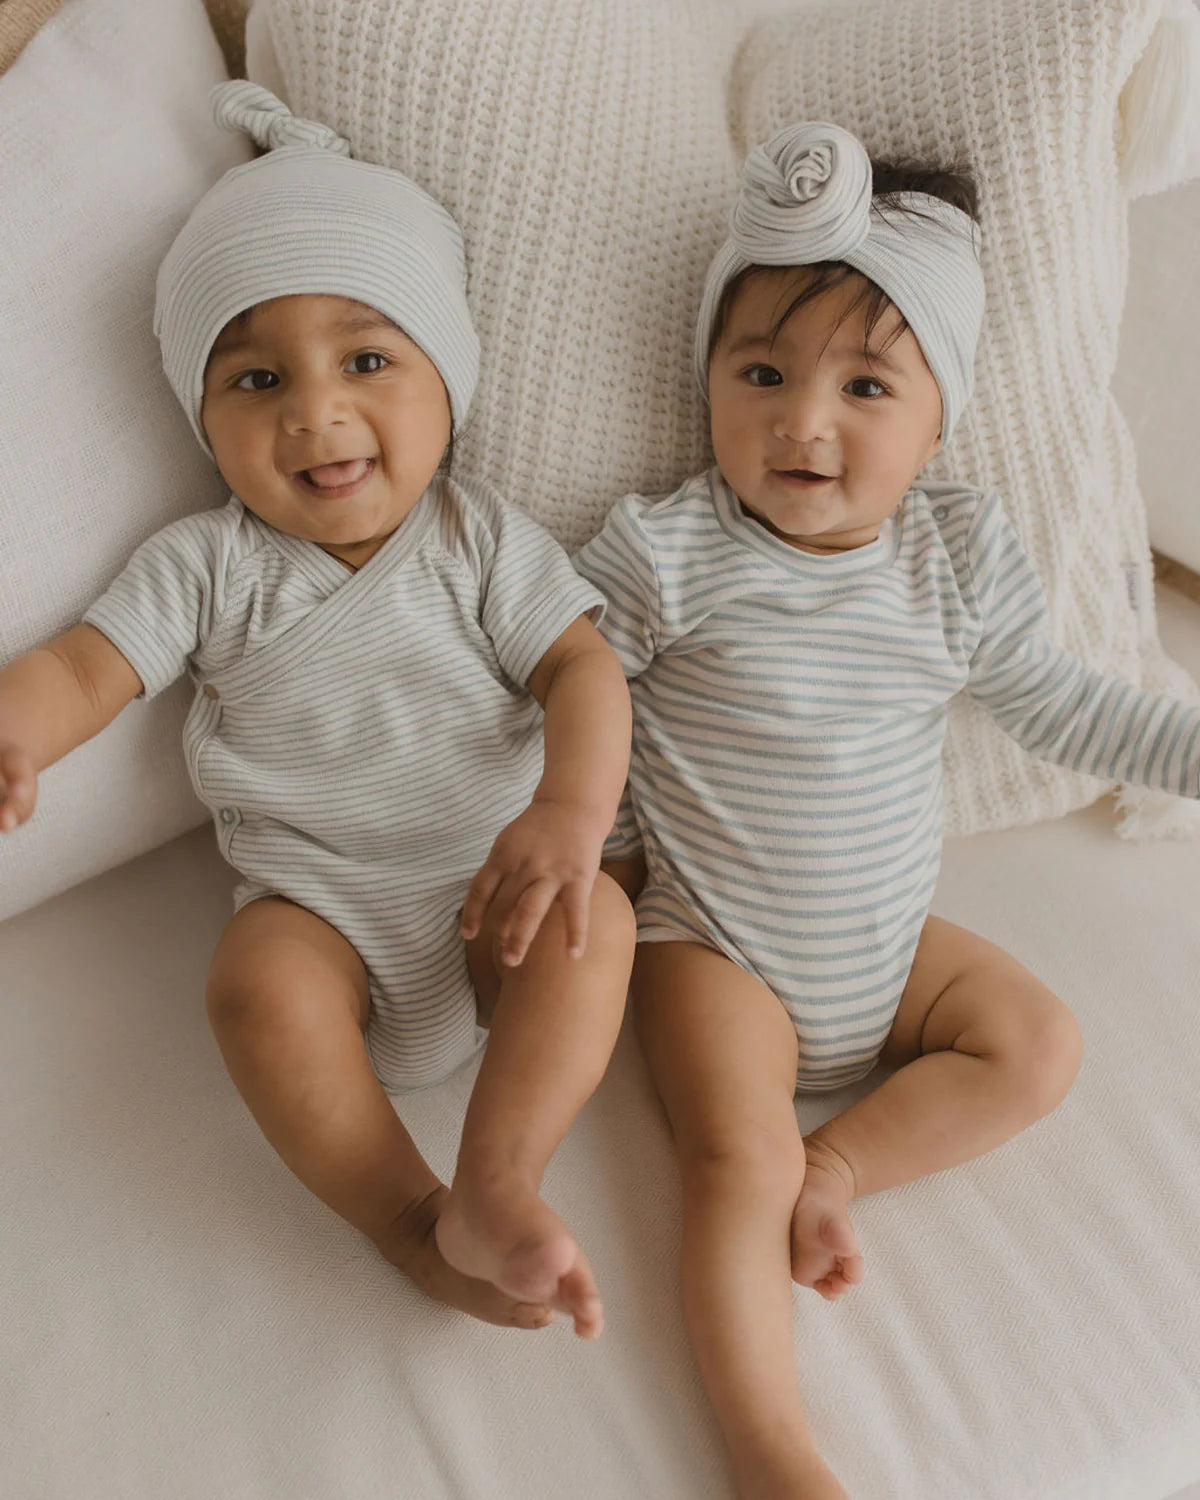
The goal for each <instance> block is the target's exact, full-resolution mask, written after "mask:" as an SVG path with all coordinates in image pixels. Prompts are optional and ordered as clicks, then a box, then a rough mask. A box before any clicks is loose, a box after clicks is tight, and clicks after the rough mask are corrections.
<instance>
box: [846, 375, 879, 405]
mask: <svg viewBox="0 0 1200 1500" xmlns="http://www.w3.org/2000/svg"><path fill="white" fill-rule="evenodd" d="M864 387H869V388H870V389H864ZM846 389H847V390H848V391H849V392H850V394H851V395H852V396H862V397H863V398H864V399H866V400H874V399H875V398H876V397H877V396H886V395H887V387H886V386H885V385H882V384H881V383H880V382H879V381H878V380H874V379H872V377H871V376H870V375H857V376H855V378H854V379H853V380H851V381H849V382H848V384H847V386H846Z"/></svg>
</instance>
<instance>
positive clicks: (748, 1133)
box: [633, 942, 846, 1500]
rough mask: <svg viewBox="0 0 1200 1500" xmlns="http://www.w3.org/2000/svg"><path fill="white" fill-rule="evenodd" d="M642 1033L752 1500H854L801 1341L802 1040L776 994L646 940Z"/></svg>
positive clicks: (698, 1294)
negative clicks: (821, 1421) (829, 1458)
mask: <svg viewBox="0 0 1200 1500" xmlns="http://www.w3.org/2000/svg"><path fill="white" fill-rule="evenodd" d="M633 993H634V1003H635V1017H636V1021H637V1030H638V1037H639V1040H640V1042H641V1045H642V1050H643V1052H644V1054H645V1056H646V1059H647V1062H648V1063H649V1066H650V1071H651V1073H652V1075H653V1077H654V1082H655V1084H656V1086H657V1088H658V1092H659V1094H660V1096H661V1097H662V1100H663V1103H664V1104H665V1106H666V1110H667V1115H668V1118H669V1120H670V1123H671V1130H672V1133H673V1135H674V1137H675V1145H676V1149H677V1151H678V1154H679V1165H680V1175H681V1178H682V1185H683V1296H684V1312H685V1315H686V1318H687V1323H688V1331H689V1333H690V1335H691V1341H692V1347H693V1349H694V1350H695V1354H696V1361H697V1364H698V1365H699V1368H700V1375H701V1379H702V1380H703V1383H704V1387H705V1390H706V1391H707V1393H708V1397H709V1400H710V1401H711V1402H712V1405H713V1409H714V1411H715V1413H716V1416H717V1420H718V1422H719V1423H720V1426H721V1430H722V1432H723V1434H724V1436H725V1441H726V1444H727V1446H728V1448H729V1452H730V1456H731V1459H732V1465H733V1473H734V1480H735V1483H736V1486H737V1492H738V1495H739V1496H740V1497H742V1500H785V1497H786V1500H846V1491H845V1490H844V1489H843V1487H842V1486H841V1485H840V1484H839V1483H838V1481H837V1479H836V1478H835V1477H834V1475H833V1474H832V1472H831V1471H830V1469H829V1468H828V1466H827V1465H826V1464H825V1463H824V1461H823V1460H822V1459H821V1457H820V1456H819V1454H818V1453H817V1451H816V1448H815V1446H814V1444H813V1440H812V1436H811V1434H810V1432H809V1429H808V1425H807V1422H806V1421H805V1417H804V1411H803V1408H802V1406H801V1401H800V1390H799V1384H798V1381H797V1374H796V1358H795V1344H794V1338H793V1331H792V1277H791V1263H790V1241H789V1230H790V1225H791V1219H792V1213H793V1210H794V1208H795V1205H796V1200H797V1196H798V1194H799V1193H800V1191H801V1184H802V1183H803V1181H804V1172H805V1158H804V1144H803V1142H802V1140H801V1138H800V1131H799V1127H798V1126H797V1123H796V1113H795V1107H794V1104H793V1093H794V1090H795V1084H796V1035H795V1031H794V1030H793V1027H792V1023H791V1020H790V1019H789V1017H788V1015H787V1012H786V1011H785V1010H784V1008H783V1006H782V1005H781V1004H780V1002H779V1000H778V999H777V998H776V996H775V995H774V994H772V993H771V991H770V990H769V989H767V988H766V986H765V985H763V984H762V983H760V982H759V981H758V980H757V979H755V978H754V977H753V976H752V975H750V974H747V973H746V972H745V971H744V970H743V969H740V968H739V967H738V966H737V965H736V964H733V963H731V962H730V961H729V959H727V958H725V957H724V955H722V954H720V953H716V952H714V951H713V950H712V949H710V948H706V947H704V946H702V945H700V944H698V943H691V942H671V943H642V944H640V945H639V947H638V952H637V959H636V961H635V964H634V981H633Z"/></svg>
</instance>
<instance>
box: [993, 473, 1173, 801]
mask: <svg viewBox="0 0 1200 1500" xmlns="http://www.w3.org/2000/svg"><path fill="white" fill-rule="evenodd" d="M967 555H968V559H969V563H970V571H971V578H972V581H973V584H974V588H975V593H976V599H977V604H978V607H979V609H980V614H981V622H982V633H981V637H980V641H979V644H978V646H977V648H976V650H975V654H974V656H973V657H972V660H971V666H970V678H969V680H968V684H967V688H968V691H969V692H970V693H971V695H972V697H974V698H975V699H976V700H977V701H978V702H979V703H981V704H982V705H983V706H984V707H985V708H986V709H987V710H988V711H989V713H991V714H992V716H993V717H994V718H995V719H996V721H997V723H998V724H999V725H1000V726H1001V728H1002V729H1004V730H1005V731H1006V732H1007V733H1008V734H1010V735H1012V737H1013V738H1014V739H1015V740H1017V741H1018V743H1019V744H1021V745H1023V746H1024V747H1025V749H1027V750H1030V751H1032V752H1033V753H1034V754H1035V755H1040V756H1042V757H1044V758H1045V759H1046V760H1050V761H1053V762H1055V764H1057V765H1061V766H1066V767H1068V769H1070V770H1072V771H1082V772H1084V773H1086V774H1088V775H1091V776H1099V777H1102V778H1103V779H1105V780H1108V781H1114V782H1115V781H1125V782H1136V783H1139V784H1141V785H1144V786H1150V787H1154V788H1156V789H1158V790H1161V791H1167V792H1175V793H1177V794H1179V795H1181V796H1185V797H1200V707H1198V706H1196V705H1194V704H1188V703H1184V702H1181V701H1180V700H1179V699H1177V698H1174V697H1172V696H1171V695H1170V694H1168V693H1149V692H1145V691H1143V690H1142V689H1140V688H1136V687H1134V686H1133V684H1132V683H1129V682H1125V681H1123V680H1122V679H1121V678H1119V677H1112V676H1107V675H1105V674H1104V673H1102V672H1097V671H1095V670H1094V669H1093V668H1091V667H1088V666H1086V665H1085V664H1084V663H1083V662H1082V661H1080V660H1079V658H1078V657H1076V656H1073V655H1071V653H1070V652H1068V651H1064V650H1063V649H1062V648H1061V647H1059V646H1057V645H1055V643H1054V642H1053V641H1052V640H1051V639H1050V637H1049V634H1048V633H1047V628H1046V626H1047V611H1046V602H1045V598H1044V596H1043V593H1042V589H1041V585H1040V583H1039V582H1038V578H1037V575H1036V573H1035V572H1034V570H1033V567H1032V565H1031V563H1030V561H1029V559H1028V557H1027V556H1026V554H1025V552H1024V550H1023V549H1022V547H1021V545H1020V543H1019V541H1018V540H1017V537H1016V533H1015V532H1014V531H1013V529H1012V527H1011V526H1010V525H1009V523H1008V521H1007V520H1006V519H1005V518H1004V515H1003V513H1002V511H1001V510H1000V507H999V504H998V502H996V501H995V500H992V499H989V500H987V501H985V502H984V503H983V504H982V505H981V506H980V510H979V513H978V515H977V517H976V520H975V524H974V526H973V528H972V532H971V536H970V538H969V540H968V543H967Z"/></svg>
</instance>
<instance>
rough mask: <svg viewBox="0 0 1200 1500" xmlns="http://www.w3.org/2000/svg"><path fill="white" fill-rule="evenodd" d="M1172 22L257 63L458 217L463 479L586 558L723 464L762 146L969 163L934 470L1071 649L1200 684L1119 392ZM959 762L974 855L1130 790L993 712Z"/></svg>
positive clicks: (392, 15)
mask: <svg viewBox="0 0 1200 1500" xmlns="http://www.w3.org/2000/svg"><path fill="white" fill-rule="evenodd" d="M1163 3H1164V0H1090V3H1077V4H1073V5H1068V4H1064V3H1060V0H1007V3H1006V4H1004V5H996V6H993V5H985V4H982V3H972V0H889V3H887V4H883V3H878V0H871V3H867V4H856V5H850V4H847V3H845V0H830V3H817V4H810V5H806V6H803V7H798V6H795V5H790V6H788V7H787V8H786V9H784V8H783V7H782V6H781V5H780V4H779V0H743V3H742V4H741V5H738V4H735V3H727V0H700V3H691V4H688V3H685V0H652V3H647V0H439V3H438V4H431V3H428V0H424V3H423V0H258V4H257V5H256V7H255V10H254V11H253V13H252V15H251V21H250V27H249V32H248V47H249V54H248V61H249V72H250V76H251V77H254V78H256V79H258V80H259V81H260V82H263V83H265V84H267V85H268V86H270V87H273V88H276V89H278V90H279V91H280V92H282V93H283V94H285V95H286V96H287V98H288V99H289V101H290V103H291V105H292V107H293V108H295V109H296V110H298V111H300V112H301V113H303V114H306V115H314V116H316V117H317V118H319V119H322V120H324V121H326V122H327V123H329V124H332V125H333V126H335V127H336V128H337V129H338V130H339V131H341V132H343V133H344V134H346V135H347V136H349V138H350V140H351V142H352V145H353V148H354V150H355V152H356V154H360V155H363V156H365V157H367V158H368V159H370V160H374V161H381V162H385V163H386V164H387V165H389V166H393V167H398V168H401V169H403V170H404V171H406V172H409V173H411V174H412V175H413V176H415V177H416V179H417V180H418V181H419V182H420V183H421V184H422V186H424V187H425V188H427V189H428V190H429V191H430V192H431V193H433V194H434V196H435V197H437V198H439V199H441V200H442V201H443V202H444V203H445V204H446V206H447V207H448V208H449V209H450V211H451V212H452V213H453V214H454V215H455V216H456V217H457V218H458V219H459V221H460V223H461V224H462V226H463V230H464V233H465V237H466V242H467V251H468V263H469V267H470V296H471V305H472V309H473V312H474V315H475V317H476V320H477V322H478V326H479V330H480V333H481V335H482V338H483V344H484V369H483V378H482V380H481V382H480V389H479V394H478V397H477V401H476V409H475V413H474V415H473V418H472V419H471V421H470V423H469V426H468V430H467V431H466V432H465V434H464V436H463V441H462V443H461V446H460V448H459V454H460V462H461V463H462V464H463V465H464V466H465V467H467V468H473V469H476V470H478V471H480V472H482V473H484V474H486V475H487V476H488V477H489V478H490V479H492V480H493V481H494V482H495V483H497V484H498V485H499V486H500V487H501V489H502V490H503V491H504V492H505V493H506V494H507V495H508V496H509V497H510V498H511V499H513V500H514V501H515V502H516V503H518V504H520V505H522V506H523V507H524V508H525V509H527V510H528V511H530V512H531V513H532V514H533V515H535V516H537V517H538V518H539V519H540V520H542V521H543V522H544V523H545V524H547V525H548V526H549V527H550V529H551V530H552V531H554V532H555V533H556V534H557V535H558V536H559V537H560V538H561V539H562V540H563V541H564V542H565V543H566V544H567V545H568V546H571V545H574V544H576V543H578V542H579V541H580V540H582V539H583V538H584V537H586V536H588V535H590V534H591V533H592V532H594V531H595V530H597V529H598V528H599V525H600V523H601V521H602V519H603V516H604V514H605V512H606V510H607V508H608V506H609V505H610V504H611V503H612V501H613V500H614V499H615V498H616V497H617V496H618V495H620V494H621V493H622V492H624V491H626V490H631V489H639V490H642V491H649V492H653V491H657V490H666V489H668V488H670V487H672V486H674V485H675V484H677V483H678V482H679V481H680V480H682V479H683V478H684V477H685V476H686V475H687V474H689V473H692V472H695V471H697V470H699V469H700V468H702V467H703V466H704V465H705V464H706V463H707V462H708V447H707V434H706V430H705V420H704V411H703V408H702V407H701V405H700V403H699V400H698V398H697V395H696V391H695V388H694V382H693V380H692V376H691V373H690V370H689V367H688V349H689V347H690V340H691V329H692V322H693V319H694V317H695V310H696V306H697V303H698V298H699V289H700V285H701V282H702V279H703V275H704V270H705V268H706V266H707V263H708V260H709V257H710V256H711V254H712V252H713V251H714V249H715V248H716V246H717V244H718V243H719V242H720V240H721V239H722V238H723V236H724V231H725V224H726V220H727V215H728V209H729V205H730V203H731V200H732V192H733V187H734V184H735V182H736V164H737V163H738V162H740V160H741V157H742V155H743V154H744V152H745V150H746V149H747V148H748V146H749V145H751V144H753V143H754V142H756V141H758V140H760V139H765V138H766V137H767V136H769V135H770V134H771V133H772V132H773V131H774V130H775V129H776V128H778V127H779V126H780V125H781V124H783V123H786V122H787V121H789V120H792V119H797V118H803V117H806V116H807V117H815V118H822V119H831V120H834V121H836V122H838V123H839V124H842V125H844V126H846V127H848V128H849V129H851V130H853V131H855V132H856V133H857V134H859V135H860V136H861V137H862V138H863V140H864V141H865V142H866V144H867V145H868V147H869V148H871V149H872V150H876V151H887V152H891V153H899V152H913V153H916V154H918V155H920V156H922V157H933V158H939V159H940V158H946V157H952V156H959V155H961V156H965V157H966V159H967V160H968V161H970V162H971V164H972V165H973V166H974V167H975V168H976V169H977V171H978V172H979V175H980V178H981V181H982V186H983V197H984V226H983V227H984V234H985V244H986V271H987V276H988V283H989V305H988V313H987V319H986V326H985V330H984V339H983V345H982V348H981V351H980V356H979V361H978V371H979V383H978V387H977V394H976V397H975V400H974V403H973V405H972V408H971V410H970V411H969V412H968V414H967V418H966V419H965V421H964V423H963V424H962V427H961V429H960V431H959V433H957V434H956V436H955V439H954V443H953V446H952V449H951V450H950V451H949V452H948V453H947V454H946V456H945V457H944V458H942V459H939V460H938V461H937V463H936V464H935V465H934V466H932V470H931V472H933V473H935V474H938V475H949V474H952V475H954V476H956V477H959V478H962V479H963V480H965V481H968V482H970V483H974V484H984V485H988V486H998V487H999V488H1001V489H1003V491H1004V492H1005V494H1006V496H1007V497H1008V499H1009V503H1010V508H1011V513H1012V516H1013V519H1014V521H1015V522H1016V523H1017V525H1018V527H1019V530H1020V532H1021V534H1022V536H1023V538H1024V540H1025V542H1026V545H1027V546H1028V547H1029V549H1030V551H1031V553H1032V555H1033V557H1034V560H1035V562H1036V563H1037V566H1038V568H1039V571H1040V572H1041V574H1042V577H1043V579H1044V580H1045V583H1046V585H1047V591H1048V594H1049V599H1050V611H1051V619H1052V621H1053V628H1054V630H1055V632H1056V634H1057V635H1058V637H1059V638H1060V639H1061V640H1062V641H1063V642H1064V644H1066V645H1068V646H1070V647H1071V648H1072V649H1074V650H1077V651H1078V652H1079V653H1080V654H1081V655H1083V656H1084V657H1085V658H1086V659H1087V660H1088V661H1090V662H1092V663H1094V664H1096V665H1097V666H1099V667H1102V668H1104V669H1106V670H1109V671H1113V672H1119V673H1122V674H1123V675H1125V676H1127V677H1129V678H1132V679H1133V680H1134V681H1141V682H1143V683H1145V684H1147V685H1148V686H1162V687H1171V688H1173V689H1175V690H1177V691H1180V692H1187V691H1189V690H1190V683H1189V682H1188V680H1187V679H1186V677H1185V676H1184V674H1183V673H1182V672H1181V671H1180V670H1179V669H1177V668H1174V667H1173V665H1172V664H1170V663H1169V662H1168V661H1167V660H1166V658H1165V657H1164V656H1163V654H1162V652H1161V651H1160V649H1159V648H1158V645H1157V640H1156V636H1155V627H1154V617H1153V600H1152V596H1151V592H1150V587H1151V584H1150V567H1149V549H1148V543H1147V539H1146V528H1145V517H1144V512H1143V507H1142V504H1141V501H1140V499H1139V497H1138V493H1137V486H1136V480H1135V475H1134V463H1133V449H1132V444H1131V441H1130V438H1129V434H1128V431H1127V430H1126V427H1125V425H1124V423H1123V422H1122V420H1121V418H1120V415H1119V414H1118V412H1117V410H1116V408H1115V406H1114V404H1113V402H1112V400H1111V398H1110V396H1109V391H1108V387H1109V381H1110V379H1111V376H1112V371H1113V366H1114V363H1115V358H1116V337H1117V327H1118V324H1119V321H1120V315H1121V304H1122V300H1123V296H1124V290H1125V279H1126V229H1125V215H1126V202H1125V196H1124V192H1123V189H1122V187H1121V184H1120V183H1119V181H1118V172H1119V164H1118V156H1117V149H1116V145H1115V137H1116V131H1117V128H1118V99H1119V96H1120V95H1121V92H1122V89H1123V88H1124V87H1125V86H1126V85H1127V83H1128V82H1129V80H1130V78H1131V75H1132V74H1133V72H1134V67H1135V62H1136V61H1137V59H1138V58H1139V55H1140V54H1141V53H1142V51H1143V49H1144V48H1145V47H1146V44H1147V41H1148V40H1149V38H1150V36H1151V33H1152V31H1153V29H1154V25H1155V21H1156V19H1157V17H1158V16H1159V14H1160V12H1161V11H1162V9H1163ZM1167 3H1168V4H1170V5H1174V6H1175V7H1176V8H1177V7H1178V0H1167ZM768 11H771V12H775V11H781V12H782V13H781V14H778V15H775V14H771V15H769V16H768V15H766V14H765V12H768ZM756 18H757V19H756ZM738 33H740V34H742V35H744V36H745V45H744V47H743V49H742V51H741V53H740V55H739V56H738V58H737V62H736V66H734V65H733V39H734V35H735V34H738ZM731 79H732V93H731V94H729V93H728V91H729V87H730V81H731ZM727 96H728V102H729V103H730V104H731V114H730V121H731V123H732V127H733V134H734V139H733V140H732V141H731V140H730V136H729V127H728V125H727V120H726V107H727ZM1131 600H1132V601H1133V607H1131ZM947 769H948V784H947V793H948V796H947V832H949V833H963V832H969V831H971V830H974V829H980V828H999V827H1003V826H1006V825H1009V824H1016V823H1023V822H1031V821H1034V820H1036V819H1038V818H1043V817H1048V816H1052V815H1055V814H1059V813H1063V812H1066V811H1068V810H1069V809H1071V808H1073V807H1077V806H1080V805H1082V804H1084V803H1086V802H1088V801H1091V800H1093V799H1094V798H1095V797H1096V796H1097V795H1098V794H1099V793H1100V792H1101V791H1102V790H1103V789H1104V783H1101V782H1099V781H1094V780H1091V779H1089V778H1085V777H1080V776H1075V775H1072V774H1070V773H1068V772H1065V771H1061V770H1059V769H1057V768H1055V767H1052V766H1050V765H1048V764H1046V763H1045V762H1041V761H1036V760H1034V759H1033V758H1032V757H1031V756H1029V755H1027V754H1026V753H1025V752H1024V751H1022V750H1020V749H1018V748H1017V747H1016V746H1015V745H1014V744H1013V743H1012V742H1011V741H1010V740H1008V739H1007V738H1006V737H1005V736H1004V735H1003V734H1002V733H1001V732H1000V731H999V730H997V729H995V727H994V726H993V725H992V724H991V723H990V721H988V720H987V719H986V718H985V717H984V716H983V714H982V713H981V712H980V711H978V710H976V709H975V708H974V706H973V705H972V704H971V703H969V702H968V701H966V700H963V701H961V702H959V703H957V704H956V705H955V706H954V712H953V715H952V721H951V732H950V738H949V742H948V746H947Z"/></svg>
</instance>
